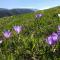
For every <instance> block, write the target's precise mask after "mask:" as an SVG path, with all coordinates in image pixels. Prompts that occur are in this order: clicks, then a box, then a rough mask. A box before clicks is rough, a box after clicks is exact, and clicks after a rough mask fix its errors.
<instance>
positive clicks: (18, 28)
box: [13, 26, 22, 34]
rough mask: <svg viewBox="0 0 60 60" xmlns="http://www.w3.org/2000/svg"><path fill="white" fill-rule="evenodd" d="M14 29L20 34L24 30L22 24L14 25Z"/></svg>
mask: <svg viewBox="0 0 60 60" xmlns="http://www.w3.org/2000/svg"><path fill="white" fill-rule="evenodd" d="M13 29H14V30H15V31H16V32H17V33H18V34H19V33H20V32H21V30H22V26H14V27H13Z"/></svg>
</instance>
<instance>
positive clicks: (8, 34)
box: [3, 30, 11, 38]
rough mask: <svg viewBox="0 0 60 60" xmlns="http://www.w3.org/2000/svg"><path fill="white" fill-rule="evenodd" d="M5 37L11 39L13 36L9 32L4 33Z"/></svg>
mask: <svg viewBox="0 0 60 60" xmlns="http://www.w3.org/2000/svg"><path fill="white" fill-rule="evenodd" d="M3 35H4V37H6V38H9V37H10V36H11V32H10V31H9V30H7V31H4V32H3Z"/></svg>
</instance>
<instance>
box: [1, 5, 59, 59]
mask: <svg viewBox="0 0 60 60" xmlns="http://www.w3.org/2000/svg"><path fill="white" fill-rule="evenodd" d="M0 60H60V6H57V7H54V8H50V9H45V10H37V11H34V12H31V13H24V14H20V15H19V14H18V15H13V16H7V17H2V18H0Z"/></svg>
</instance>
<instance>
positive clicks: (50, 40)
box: [46, 33, 58, 45]
mask: <svg viewBox="0 0 60 60" xmlns="http://www.w3.org/2000/svg"><path fill="white" fill-rule="evenodd" d="M57 41H58V34H57V33H52V35H50V36H48V38H47V39H46V42H47V43H48V44H50V45H53V44H55V43H56V42H57Z"/></svg>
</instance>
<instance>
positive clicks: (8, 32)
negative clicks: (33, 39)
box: [0, 26, 22, 44]
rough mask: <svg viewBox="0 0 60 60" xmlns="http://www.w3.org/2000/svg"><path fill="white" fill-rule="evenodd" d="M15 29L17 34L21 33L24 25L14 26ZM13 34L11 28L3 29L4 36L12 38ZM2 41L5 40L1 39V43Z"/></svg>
mask: <svg viewBox="0 0 60 60" xmlns="http://www.w3.org/2000/svg"><path fill="white" fill-rule="evenodd" d="M13 29H14V31H15V32H16V33H17V34H19V33H20V32H21V30H22V26H13ZM11 35H12V32H11V31H10V30H5V31H3V36H4V37H5V38H10V37H11ZM2 42H3V41H2V40H0V44H1V43H2Z"/></svg>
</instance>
